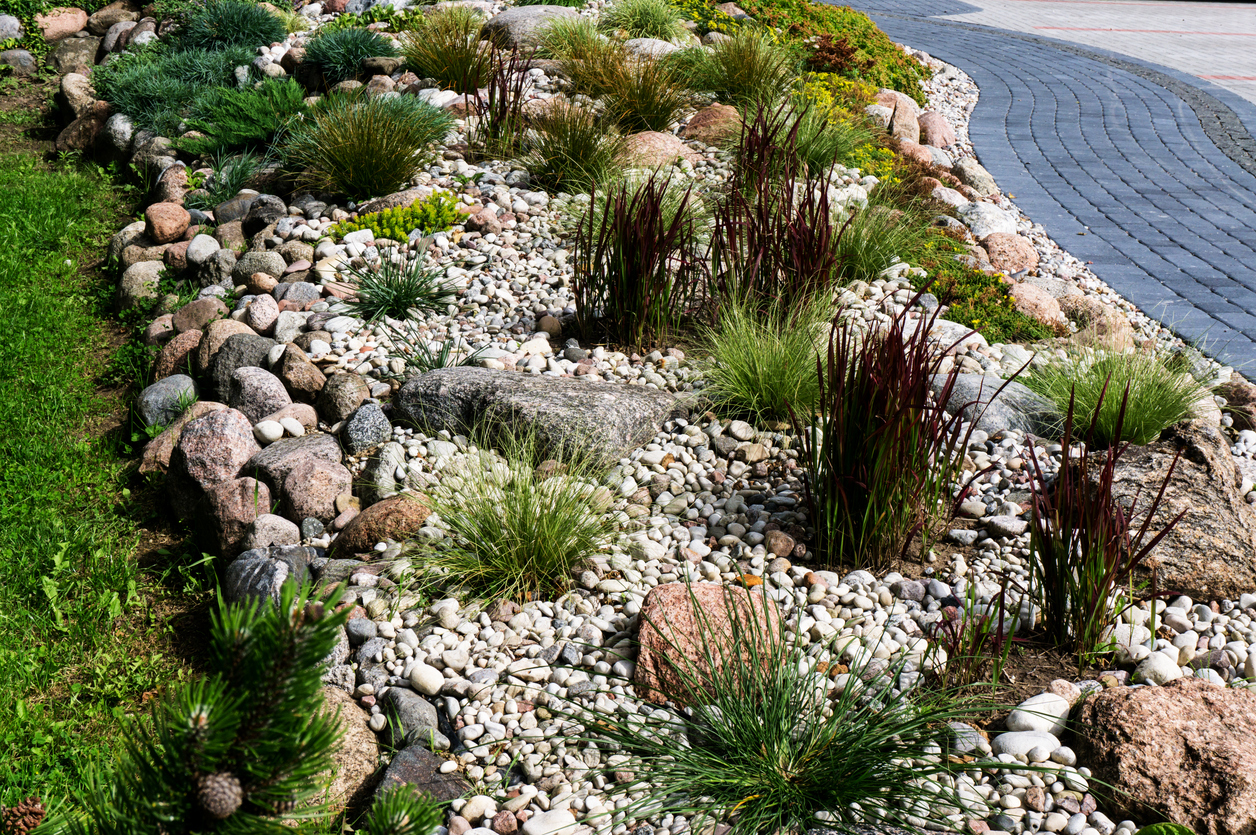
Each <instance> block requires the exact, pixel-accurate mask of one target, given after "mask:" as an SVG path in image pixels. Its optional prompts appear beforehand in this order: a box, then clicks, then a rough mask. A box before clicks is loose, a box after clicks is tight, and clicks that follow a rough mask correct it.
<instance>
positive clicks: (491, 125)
mask: <svg viewBox="0 0 1256 835" xmlns="http://www.w3.org/2000/svg"><path fill="white" fill-rule="evenodd" d="M530 61H531V56H530V55H525V54H524V53H522V52H520V51H518V50H515V51H512V52H508V53H501V52H497V53H494V54H493V56H492V61H491V62H490V72H489V75H488V78H487V80H486V84H487V88H486V89H485V91H484V94H483V95H478V94H477V95H476V96H475V97H474V98H471V97H468V99H469V103H468V104H469V109H470V110H471V111H472V112H473V113H474V114H475V115H474V118H473V119H472V120H471V122H470V124H471V127H470V128H469V129H468V132H467V144H468V145H469V146H470V148H471V150H472V151H473V153H475V154H476V155H477V156H480V157H487V158H490V159H508V158H510V157H513V156H515V155H516V154H517V153H518V151H519V145H520V143H521V142H522V141H523V105H524V102H525V101H527V94H528V90H529V89H531V84H530V82H529V81H528V65H529V63H530Z"/></svg>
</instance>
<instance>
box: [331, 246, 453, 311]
mask: <svg viewBox="0 0 1256 835" xmlns="http://www.w3.org/2000/svg"><path fill="white" fill-rule="evenodd" d="M345 272H346V273H348V275H346V276H345V278H346V280H347V281H348V282H349V283H350V284H352V285H353V287H354V290H355V297H354V298H353V299H352V300H350V301H348V302H347V303H346V304H347V305H348V307H349V309H350V311H352V314H353V315H354V316H356V317H358V318H359V319H362V320H364V321H366V322H369V323H374V322H378V321H379V320H381V319H383V318H384V317H385V316H388V317H391V318H393V319H405V318H407V317H408V316H409V315H410V313H411V311H418V312H419V313H421V314H422V313H436V312H439V311H443V310H444V309H445V307H446V306H447V305H449V304H451V303H452V302H453V301H454V300H455V298H457V294H456V292H455V290H454V287H453V285H452V284H451V283H450V282H448V281H446V280H445V279H444V272H445V271H444V269H443V268H439V267H438V268H427V267H424V266H423V262H422V260H421V259H418V258H416V259H415V260H413V261H408V260H406V258H405V256H404V255H402V254H400V253H397V252H395V251H393V250H386V251H383V252H381V253H380V260H379V263H378V264H377V265H375V266H373V267H355V266H352V265H350V266H348V267H347V268H346V270H345Z"/></svg>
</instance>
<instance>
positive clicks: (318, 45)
mask: <svg viewBox="0 0 1256 835" xmlns="http://www.w3.org/2000/svg"><path fill="white" fill-rule="evenodd" d="M305 50H306V55H305V57H306V60H308V61H310V62H311V63H313V64H315V65H317V66H318V68H319V70H321V71H322V73H323V78H324V79H325V80H326V81H327V83H328V85H332V84H339V83H340V82H341V81H349V80H350V79H354V78H357V77H358V74H359V73H360V72H361V69H362V59H363V58H381V57H391V56H393V55H396V54H397V47H395V46H393V43H392V41H390V40H388V39H387V38H385V37H384V36H383V35H380V34H379V33H378V32H372V31H370V30H368V29H341V30H339V31H337V32H330V33H327V34H322V33H320V34H319V35H318V36H317V37H315V38H314V40H312V41H310V43H309V45H308V46H307V47H306V48H305Z"/></svg>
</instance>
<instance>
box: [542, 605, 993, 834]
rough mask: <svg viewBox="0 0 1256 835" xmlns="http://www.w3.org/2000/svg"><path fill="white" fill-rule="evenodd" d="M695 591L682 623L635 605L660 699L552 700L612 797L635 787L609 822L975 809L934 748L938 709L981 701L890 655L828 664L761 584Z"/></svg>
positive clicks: (892, 815)
mask: <svg viewBox="0 0 1256 835" xmlns="http://www.w3.org/2000/svg"><path fill="white" fill-rule="evenodd" d="M707 588H709V587H707ZM698 589H699V586H698V585H696V584H695V585H692V586H690V587H689V588H688V593H689V598H690V603H689V605H690V610H691V611H692V612H693V615H694V616H693V623H694V626H693V629H692V632H691V633H690V634H684V635H682V634H681V632H680V630H679V629H677V628H676V627H675V626H674V625H673V624H672V623H670V622H656V621H655V620H653V619H650V618H649V617H648V616H643V617H645V618H646V619H645V622H644V623H643V625H642V629H643V631H644V630H645V629H651V630H653V631H654V632H655V633H657V635H658V636H659V643H660V644H661V646H662V651H661V652H659V653H657V656H658V657H659V663H660V665H661V666H660V669H659V678H660V679H662V680H664V681H666V682H668V683H669V687H668V693H669V694H671V699H672V700H671V702H669V703H668V705H667V706H666V707H645V708H642V709H637V710H632V711H628V710H625V711H624V712H622V713H621V712H617V711H616V712H611V713H609V714H608V713H603V712H600V711H597V712H595V711H590V710H588V709H587V708H584V707H582V706H580V705H577V704H571V706H570V708H566V709H562V712H563V714H564V716H565V718H566V719H567V720H568V721H569V722H570V723H572V724H576V723H579V725H582V726H583V727H584V731H583V733H584V736H582V737H580V738H579V739H576V740H570V739H569V740H568V742H567V744H568V750H572V749H573V748H574V747H575V746H576V745H583V744H586V743H592V744H593V745H595V746H597V747H598V748H600V749H601V750H603V751H607V752H611V753H610V754H609V756H606V757H605V761H604V764H603V765H602V770H603V771H604V777H605V779H606V780H607V781H608V783H609V782H610V781H611V780H612V779H614V780H616V781H618V782H617V784H616V785H615V786H614V793H615V794H614V796H615V797H618V796H619V795H620V794H621V793H622V794H623V795H631V796H635V797H639V798H640V799H639V800H635V801H633V800H629V799H628V798H627V797H625V803H624V804H623V805H622V806H621V804H619V803H616V804H615V805H614V811H615V814H616V816H617V817H616V820H619V818H618V815H620V814H621V813H622V814H623V816H624V818H625V819H627V820H631V821H637V820H643V819H657V817H659V816H661V815H685V816H691V815H692V816H700V817H701V818H706V819H707V821H708V822H711V821H712V820H713V822H715V823H719V824H727V825H728V826H729V827H731V828H730V830H729V835H762V833H802V832H807V831H809V830H816V829H822V830H836V831H861V832H862V831H873V830H875V831H899V830H897V829H894V827H906V828H907V829H908V830H909V831H912V832H919V831H921V829H922V828H924V827H929V828H937V829H939V830H941V831H947V830H949V829H951V828H953V822H952V821H949V820H948V819H947V815H954V814H956V813H958V812H959V811H960V809H961V808H962V809H964V811H965V812H967V813H968V815H969V816H971V817H974V818H984V816H985V814H986V810H985V808H984V806H983V804H982V803H981V801H980V800H969V799H961V797H960V795H959V791H958V786H959V785H960V784H965V785H966V787H967V788H968V789H971V788H972V783H971V781H970V780H969V778H968V777H967V776H965V775H963V772H962V770H963V769H964V768H965V767H966V766H965V765H964V764H963V763H962V762H960V761H959V760H952V759H951V758H949V757H946V756H944V755H943V754H942V752H944V751H946V750H947V749H948V748H949V747H950V742H951V739H952V737H953V734H954V731H953V730H952V729H951V727H950V726H949V724H948V723H949V722H951V721H959V720H961V719H968V720H971V716H972V714H973V713H974V712H980V711H982V710H984V709H987V708H985V707H984V706H983V705H980V704H979V703H977V702H976V701H975V700H974V699H972V698H969V697H966V696H965V695H964V694H963V693H962V692H961V691H957V690H954V689H945V690H933V691H926V690H924V689H922V688H906V689H903V690H900V689H898V684H897V682H898V681H899V680H901V678H903V676H902V674H903V673H905V672H907V669H908V668H907V663H906V662H905V661H902V660H897V661H890V662H888V663H886V662H881V661H875V660H872V661H868V662H863V661H859V660H856V659H854V658H852V659H850V660H851V669H850V672H849V673H843V674H841V675H839V676H833V675H830V673H829V670H830V669H831V667H832V666H834V665H836V664H837V663H838V661H839V659H840V658H841V655H842V652H841V651H840V650H839V649H838V648H837V647H836V646H835V645H834V644H832V643H823V644H815V643H812V644H811V645H810V646H808V645H807V642H806V641H805V640H802V639H800V638H799V637H796V636H794V635H793V634H792V632H791V631H789V627H788V626H787V624H786V623H785V621H784V618H783V617H782V616H779V615H777V613H776V607H777V604H776V603H775V602H774V601H773V600H771V599H770V598H768V597H767V596H766V595H762V594H757V593H750V592H747V591H744V590H741V589H737V588H735V587H723V589H722V594H723V597H724V600H725V601H726V602H725V604H724V606H723V607H722V609H720V610H719V611H715V610H713V609H710V608H704V606H703V603H704V601H709V596H708V595H705V594H703V595H702V596H701V597H699V595H698V593H697V590H698ZM710 605H711V604H710V603H709V602H707V606H708V607H709V606H710ZM726 613H732V614H731V616H728V615H727V614H726ZM874 665H878V666H880V667H881V669H880V670H875V669H874ZM551 709H554V708H553V707H551ZM625 775H626V776H625ZM973 796H974V797H975V795H973ZM590 823H593V824H594V825H600V824H603V823H605V824H606V825H608V826H609V821H608V820H607V819H606V818H596V817H595V818H593V819H592V820H591V821H590ZM847 827H859V828H858V829H856V830H848V829H847ZM869 827H871V829H868V828H869Z"/></svg>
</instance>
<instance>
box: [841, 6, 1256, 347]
mask: <svg viewBox="0 0 1256 835" xmlns="http://www.w3.org/2000/svg"><path fill="white" fill-rule="evenodd" d="M854 5H855V7H856V8H861V9H863V10H865V11H867V12H869V13H870V14H871V15H872V17H873V18H874V19H875V20H876V21H877V23H878V25H880V26H881V28H882V29H884V30H885V31H886V32H887V33H888V34H889V35H890V36H891V37H892V38H894V39H895V40H896V41H900V42H903V43H907V44H909V45H911V46H914V47H917V48H920V49H923V50H925V51H926V52H929V53H930V54H933V55H935V56H937V57H938V58H941V59H942V60H944V61H947V62H949V63H952V64H955V65H956V66H958V67H960V68H961V69H963V70H964V71H965V72H967V73H968V74H969V75H970V76H972V78H973V80H974V81H975V82H976V83H977V84H978V85H979V86H980V88H981V97H980V100H979V102H978V104H977V108H976V110H974V112H973V116H972V121H971V123H970V125H969V134H970V137H971V139H972V141H973V144H974V146H975V148H976V150H977V153H978V155H979V157H980V159H981V162H982V164H983V165H984V166H985V167H986V168H987V169H989V170H990V172H991V173H992V174H993V175H994V177H995V178H996V180H998V182H999V185H1000V186H1001V187H1002V188H1003V189H1004V191H1006V192H1009V193H1011V194H1015V195H1016V202H1017V204H1018V205H1019V206H1020V207H1021V208H1022V209H1024V211H1025V212H1026V213H1027V214H1028V215H1029V216H1030V217H1031V218H1032V219H1033V220H1034V221H1036V222H1038V223H1041V224H1042V226H1043V227H1044V228H1045V229H1046V231H1047V232H1048V234H1050V235H1051V236H1052V237H1053V238H1055V240H1056V241H1057V242H1059V243H1060V245H1061V246H1063V247H1065V248H1066V249H1068V250H1069V251H1070V252H1072V253H1073V254H1074V255H1076V256H1077V257H1078V258H1081V259H1082V260H1084V261H1089V262H1091V269H1093V270H1094V271H1095V274H1096V275H1098V276H1099V277H1100V278H1101V279H1103V280H1104V281H1106V282H1107V283H1108V284H1110V285H1111V286H1112V287H1113V288H1114V289H1115V290H1117V291H1118V292H1119V293H1121V294H1122V295H1124V296H1125V297H1126V298H1128V299H1129V300H1130V301H1132V302H1134V303H1135V304H1136V305H1138V306H1139V307H1140V308H1141V309H1142V310H1144V311H1145V312H1146V313H1147V314H1148V315H1151V316H1154V317H1156V318H1157V319H1159V320H1160V321H1162V322H1164V323H1165V324H1167V325H1169V326H1170V327H1172V328H1173V330H1174V331H1175V332H1177V333H1178V334H1180V335H1181V336H1182V337H1183V338H1185V339H1188V340H1204V341H1205V342H1206V344H1207V348H1208V350H1209V353H1212V354H1214V355H1216V356H1218V357H1219V358H1221V359H1223V360H1224V361H1225V362H1228V363H1232V364H1234V365H1236V366H1238V367H1249V370H1250V366H1256V145H1253V144H1252V138H1251V133H1252V131H1254V130H1256V107H1253V106H1252V105H1251V104H1250V103H1248V102H1246V101H1244V100H1243V99H1241V98H1240V97H1239V96H1236V95H1234V94H1233V93H1230V92H1228V91H1225V90H1221V89H1219V88H1217V87H1215V86H1213V85H1210V84H1208V83H1207V82H1204V81H1200V80H1198V79H1195V78H1193V77H1191V76H1188V75H1186V74H1184V73H1181V72H1177V71H1174V70H1171V69H1169V68H1166V67H1156V66H1153V65H1149V64H1145V63H1142V62H1138V61H1134V60H1131V59H1129V58H1127V57H1125V56H1119V55H1114V54H1112V53H1102V52H1098V51H1096V50H1093V49H1090V48H1080V47H1077V46H1075V45H1072V44H1066V43H1062V42H1059V41H1054V40H1050V39H1046V38H1040V37H1032V36H1027V35H1023V34H1017V33H1013V32H1008V31H1005V30H1000V29H992V28H989V27H986V26H977V25H973V24H966V23H956V22H952V21H945V20H937V19H928V18H924V17H918V16H916V15H918V14H951V15H954V14H969V13H972V12H973V11H974V10H975V8H976V7H974V6H972V5H970V4H967V3H963V2H959V1H958V0H928V2H924V3H917V2H904V0H861V2H856V3H855V4H854ZM1205 126H1207V128H1208V129H1207V130H1205ZM1219 146H1221V147H1219ZM1223 148H1224V151H1223V150H1222V149H1223ZM1227 152H1228V153H1227ZM1081 233H1084V234H1081Z"/></svg>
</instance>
